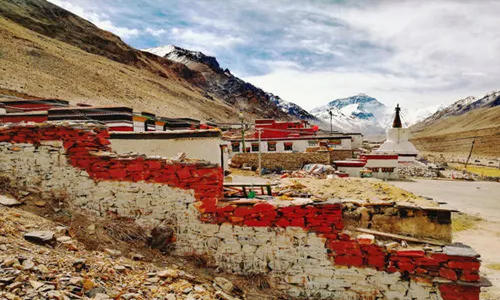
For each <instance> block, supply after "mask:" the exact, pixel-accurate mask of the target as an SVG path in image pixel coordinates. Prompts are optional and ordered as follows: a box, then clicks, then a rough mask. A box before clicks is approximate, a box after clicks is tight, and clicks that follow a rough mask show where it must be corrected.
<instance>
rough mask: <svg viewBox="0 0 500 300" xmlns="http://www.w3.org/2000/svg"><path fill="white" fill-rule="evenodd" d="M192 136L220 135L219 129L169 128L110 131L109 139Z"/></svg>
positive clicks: (158, 138)
mask: <svg viewBox="0 0 500 300" xmlns="http://www.w3.org/2000/svg"><path fill="white" fill-rule="evenodd" d="M192 137H195V138H196V137H200V138H201V137H221V132H220V130H217V129H202V130H171V131H145V132H110V138H111V139H122V140H126V139H131V140H164V139H165V140H166V139H178V138H192Z"/></svg>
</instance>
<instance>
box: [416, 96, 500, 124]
mask: <svg viewBox="0 0 500 300" xmlns="http://www.w3.org/2000/svg"><path fill="white" fill-rule="evenodd" d="M498 105H500V91H493V92H491V93H489V94H487V95H485V96H483V97H482V98H479V99H477V98H476V97H473V96H469V97H467V98H464V99H460V100H458V101H456V102H454V103H453V104H451V105H449V106H446V107H441V108H440V109H438V110H437V111H436V112H435V113H433V114H432V115H430V116H428V117H427V118H425V119H423V120H422V121H421V122H419V123H422V124H430V123H433V122H435V121H437V120H439V119H444V118H447V117H450V116H458V115H462V114H465V113H467V112H469V111H471V110H474V109H477V108H488V107H494V106H498Z"/></svg>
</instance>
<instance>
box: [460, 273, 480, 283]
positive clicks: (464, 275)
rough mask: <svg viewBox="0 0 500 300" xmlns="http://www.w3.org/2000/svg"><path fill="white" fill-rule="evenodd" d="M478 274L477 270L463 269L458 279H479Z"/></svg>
mask: <svg viewBox="0 0 500 300" xmlns="http://www.w3.org/2000/svg"><path fill="white" fill-rule="evenodd" d="M479 279H480V276H479V274H478V273H477V272H471V271H463V272H462V275H461V276H460V280H463V281H469V282H471V281H479Z"/></svg>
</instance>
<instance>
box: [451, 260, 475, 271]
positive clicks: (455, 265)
mask: <svg viewBox="0 0 500 300" xmlns="http://www.w3.org/2000/svg"><path fill="white" fill-rule="evenodd" d="M447 265H448V267H449V268H451V269H461V270H468V271H479V267H480V265H481V264H480V263H479V262H478V261H470V262H468V261H456V260H450V261H449V262H448V264H447Z"/></svg>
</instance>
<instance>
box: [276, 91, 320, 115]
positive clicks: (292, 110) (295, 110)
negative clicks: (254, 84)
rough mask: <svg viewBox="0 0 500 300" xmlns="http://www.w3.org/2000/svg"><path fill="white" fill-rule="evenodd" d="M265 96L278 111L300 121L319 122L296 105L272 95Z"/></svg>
mask: <svg viewBox="0 0 500 300" xmlns="http://www.w3.org/2000/svg"><path fill="white" fill-rule="evenodd" d="M267 95H268V97H269V100H270V101H271V102H273V103H274V104H276V106H278V107H279V109H281V110H282V111H284V112H286V113H287V114H289V115H291V116H294V117H296V118H297V119H301V120H312V121H319V120H318V119H317V118H316V117H315V116H313V115H312V114H310V113H309V112H308V111H307V110H305V109H303V108H302V107H300V106H298V105H297V104H295V103H292V102H289V101H286V100H283V99H281V98H280V97H279V96H276V95H273V94H271V93H267Z"/></svg>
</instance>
